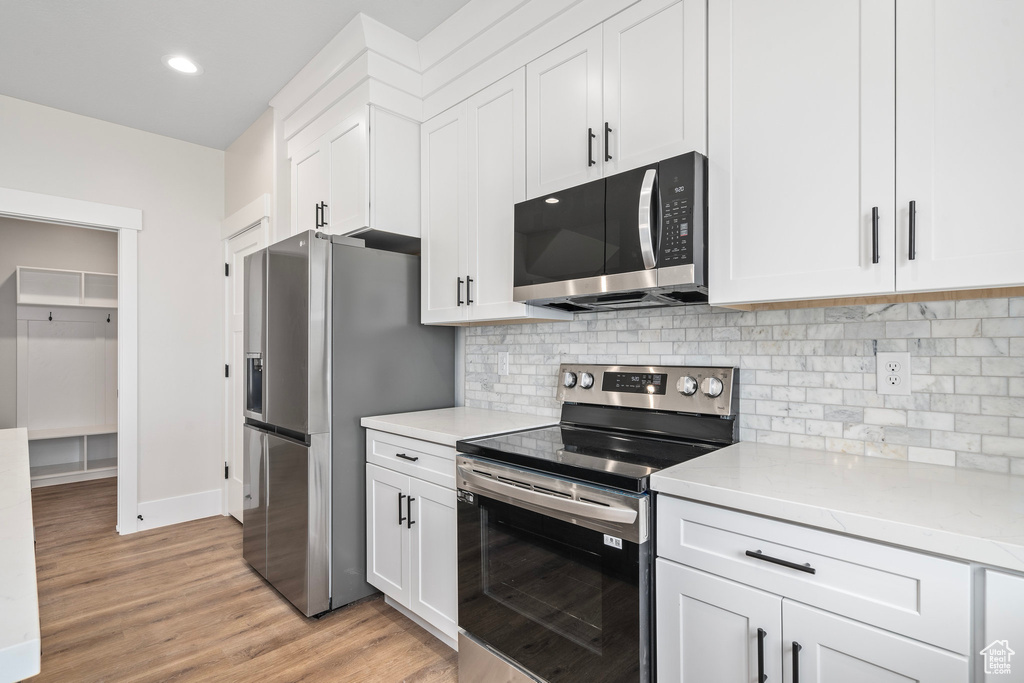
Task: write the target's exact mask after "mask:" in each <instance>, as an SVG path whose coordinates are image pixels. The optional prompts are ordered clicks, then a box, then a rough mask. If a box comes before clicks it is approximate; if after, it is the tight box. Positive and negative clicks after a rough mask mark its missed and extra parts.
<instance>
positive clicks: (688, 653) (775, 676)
mask: <svg viewBox="0 0 1024 683" xmlns="http://www.w3.org/2000/svg"><path fill="white" fill-rule="evenodd" d="M655 572H656V577H657V595H656V597H655V609H656V611H657V624H658V628H657V633H656V639H657V652H658V661H657V666H658V680H662V681H678V682H679V683H707V681H716V682H718V683H749V682H750V681H757V680H760V679H758V677H757V676H758V673H764V674H765V675H767V676H768V679H767V680H769V681H781V680H782V658H781V654H782V598H780V597H778V596H777V595H772V594H770V593H765V592H763V591H759V590H757V589H755V588H749V587H747V586H744V585H742V584H738V583H735V582H733V581H729V580H728V579H722V578H719V577H717V576H712V575H711V574H705V573H704V572H699V571H696V570H694V569H690V568H689V567H684V566H682V565H680V564H676V563H675V562H670V561H668V560H664V559H661V558H659V559H658V560H657V562H656V564H655ZM759 630H760V631H764V635H762V636H759ZM759 638H761V639H762V641H763V642H762V643H761V656H762V657H763V661H759V652H758V640H759ZM762 667H763V671H759V669H760V668H762Z"/></svg>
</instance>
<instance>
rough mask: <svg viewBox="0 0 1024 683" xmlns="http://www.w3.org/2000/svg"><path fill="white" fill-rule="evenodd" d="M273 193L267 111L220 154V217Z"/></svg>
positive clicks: (271, 135) (271, 128)
mask: <svg viewBox="0 0 1024 683" xmlns="http://www.w3.org/2000/svg"><path fill="white" fill-rule="evenodd" d="M273 192H274V110H273V109H267V110H266V111H265V112H263V114H262V115H261V116H260V117H259V118H258V119H256V121H255V122H254V123H253V124H252V125H251V126H249V128H248V129H247V130H246V131H245V132H244V133H242V134H241V135H239V136H238V138H237V139H236V140H235V141H234V142H232V143H231V145H229V146H228V148H227V149H226V150H225V151H224V215H225V216H230V215H231V214H233V213H235V212H236V211H238V210H239V209H241V208H243V207H245V206H246V205H247V204H249V202H252V201H253V200H255V199H258V198H259V197H260V196H262V195H264V194H273Z"/></svg>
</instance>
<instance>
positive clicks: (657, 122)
mask: <svg viewBox="0 0 1024 683" xmlns="http://www.w3.org/2000/svg"><path fill="white" fill-rule="evenodd" d="M706 21H707V17H706V5H705V2H704V0H679V1H678V2H674V3H667V2H666V0H644V1H643V2H639V3H637V4H635V5H633V6H632V7H630V8H629V9H627V10H624V11H622V12H620V13H619V14H616V15H615V16H614V17H612V18H611V19H609V20H608V21H606V22H605V23H604V25H603V26H604V123H603V125H602V129H601V131H602V136H603V139H602V144H601V158H602V160H603V161H604V174H605V175H610V174H612V173H618V172H619V171H626V170H629V169H631V168H637V167H638V166H643V165H644V164H649V163H653V162H655V161H659V160H661V159H667V158H669V157H673V156H676V155H678V154H683V153H685V152H692V151H694V150H696V151H698V152H700V153H702V154H703V153H705V151H706V149H707V139H706V138H707V126H706V123H707V100H706V93H707V88H706V83H707V77H706V63H705V27H706ZM605 127H607V128H609V129H610V130H608V131H606V130H605ZM605 141H607V144H605Z"/></svg>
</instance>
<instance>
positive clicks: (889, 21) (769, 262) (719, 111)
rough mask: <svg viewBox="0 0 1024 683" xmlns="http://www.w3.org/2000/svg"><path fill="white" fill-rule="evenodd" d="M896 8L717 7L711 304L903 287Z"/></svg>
mask: <svg viewBox="0 0 1024 683" xmlns="http://www.w3.org/2000/svg"><path fill="white" fill-rule="evenodd" d="M894 4H895V2H894V0H873V1H872V2H860V1H859V0H834V1H832V2H819V1H818V0H778V1H777V2H771V3H766V2H761V0H711V1H710V3H709V8H708V159H709V170H708V173H709V180H708V193H709V194H708V201H709V214H708V215H709V220H710V226H709V232H710V235H709V238H710V254H709V257H710V266H709V269H710V273H709V275H710V278H711V281H710V287H709V296H710V299H711V303H713V304H715V303H720V304H727V303H741V302H752V301H769V300H786V299H808V298H823V297H838V296H852V295H864V294H884V293H891V292H893V291H894V287H895V261H894V256H895V254H894V248H895V244H894V239H895V238H894V235H895V232H894V225H895V221H896V215H895V210H894V205H895V201H894V194H893V193H894V190H893V188H894V183H895V159H894V154H893V149H894V148H895V144H896V143H895V117H896V114H895V111H896V109H895V95H894V92H895V67H894V60H895V49H896V48H895V40H894V35H895V7H894ZM972 199H973V198H972ZM874 208H877V211H878V237H877V240H875V239H873V230H872V213H873V211H872V210H873V209H874ZM1022 239H1024V238H1022ZM876 245H877V246H876ZM875 246H876V248H877V251H878V263H873V262H872V252H873V247H875Z"/></svg>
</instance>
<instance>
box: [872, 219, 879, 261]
mask: <svg viewBox="0 0 1024 683" xmlns="http://www.w3.org/2000/svg"><path fill="white" fill-rule="evenodd" d="M871 262H872V263H878V207H877V206H872V207H871Z"/></svg>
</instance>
